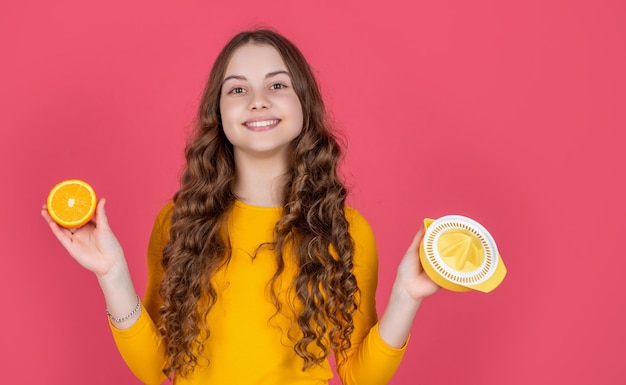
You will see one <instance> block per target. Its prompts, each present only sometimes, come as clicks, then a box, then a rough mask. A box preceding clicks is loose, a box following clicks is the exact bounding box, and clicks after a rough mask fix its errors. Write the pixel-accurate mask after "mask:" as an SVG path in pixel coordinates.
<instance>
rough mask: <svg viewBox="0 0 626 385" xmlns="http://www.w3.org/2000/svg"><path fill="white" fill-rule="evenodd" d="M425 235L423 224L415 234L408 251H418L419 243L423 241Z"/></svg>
mask: <svg viewBox="0 0 626 385" xmlns="http://www.w3.org/2000/svg"><path fill="white" fill-rule="evenodd" d="M423 237H424V227H423V226H422V227H420V229H419V230H418V231H417V233H416V234H415V237H414V238H413V242H411V245H410V246H409V249H408V250H407V251H416V250H417V249H418V248H419V244H420V242H421V241H422V238H423Z"/></svg>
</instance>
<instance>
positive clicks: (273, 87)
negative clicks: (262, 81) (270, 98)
mask: <svg viewBox="0 0 626 385" xmlns="http://www.w3.org/2000/svg"><path fill="white" fill-rule="evenodd" d="M283 88H287V85H286V84H284V83H274V84H272V85H271V86H270V90H282V89H283Z"/></svg>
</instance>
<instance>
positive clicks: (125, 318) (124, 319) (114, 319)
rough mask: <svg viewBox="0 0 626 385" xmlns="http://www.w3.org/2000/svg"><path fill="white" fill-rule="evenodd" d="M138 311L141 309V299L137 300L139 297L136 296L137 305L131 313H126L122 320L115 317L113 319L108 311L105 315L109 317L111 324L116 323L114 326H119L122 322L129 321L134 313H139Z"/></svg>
mask: <svg viewBox="0 0 626 385" xmlns="http://www.w3.org/2000/svg"><path fill="white" fill-rule="evenodd" d="M139 309H141V299H140V298H139V296H137V305H136V306H135V308H134V309H133V311H131V312H130V313H128V314H127V315H126V316H124V317H122V318H115V317H113V315H112V314H111V313H109V310H108V309H107V315H108V316H109V319H110V320H111V322H113V323H116V324H121V323H122V322H124V321H126V320H129V319H130V318H131V317H132V316H134V315H135V313H137V312H138V311H139Z"/></svg>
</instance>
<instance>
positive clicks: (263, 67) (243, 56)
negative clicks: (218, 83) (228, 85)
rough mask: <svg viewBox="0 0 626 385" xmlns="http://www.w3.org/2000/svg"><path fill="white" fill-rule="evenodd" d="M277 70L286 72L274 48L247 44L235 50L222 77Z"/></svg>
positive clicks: (250, 74) (262, 73) (251, 74)
mask: <svg viewBox="0 0 626 385" xmlns="http://www.w3.org/2000/svg"><path fill="white" fill-rule="evenodd" d="M278 70H284V71H286V70H287V66H286V65H285V62H284V61H283V58H282V57H281V56H280V53H279V52H278V50H277V49H276V48H274V47H273V46H271V45H259V44H253V43H248V44H245V45H242V46H241V47H239V48H237V49H236V50H235V52H233V55H232V56H231V58H230V60H229V61H228V65H227V66H226V73H225V74H224V77H227V76H232V75H243V76H246V77H248V76H253V75H255V74H261V75H263V76H265V74H267V73H270V72H275V71H278Z"/></svg>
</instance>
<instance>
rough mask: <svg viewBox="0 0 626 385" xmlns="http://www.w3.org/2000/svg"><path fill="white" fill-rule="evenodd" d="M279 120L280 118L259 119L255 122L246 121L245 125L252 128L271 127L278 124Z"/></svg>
mask: <svg viewBox="0 0 626 385" xmlns="http://www.w3.org/2000/svg"><path fill="white" fill-rule="evenodd" d="M278 122H279V120H278V119H268V120H257V121H254V122H245V123H244V125H245V126H246V127H248V128H252V129H263V128H269V127H272V126H275V125H277V124H278Z"/></svg>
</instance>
